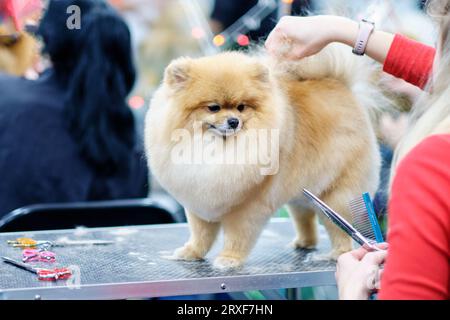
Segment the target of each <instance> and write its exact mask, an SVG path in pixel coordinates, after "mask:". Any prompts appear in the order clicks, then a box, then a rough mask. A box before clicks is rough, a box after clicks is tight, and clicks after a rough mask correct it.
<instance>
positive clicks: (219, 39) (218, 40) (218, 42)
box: [213, 34, 225, 47]
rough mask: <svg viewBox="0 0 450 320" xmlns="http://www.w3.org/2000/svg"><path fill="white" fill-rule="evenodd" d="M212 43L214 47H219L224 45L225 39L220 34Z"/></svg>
mask: <svg viewBox="0 0 450 320" xmlns="http://www.w3.org/2000/svg"><path fill="white" fill-rule="evenodd" d="M213 43H214V45H215V46H216V47H221V46H223V45H224V44H225V37H224V36H223V35H221V34H218V35H217V36H215V37H214V38H213Z"/></svg>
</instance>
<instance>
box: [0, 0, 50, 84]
mask: <svg viewBox="0 0 450 320" xmlns="http://www.w3.org/2000/svg"><path fill="white" fill-rule="evenodd" d="M41 9H42V2H41V1H40V0H1V1H0V72H6V73H9V74H12V75H17V76H23V75H25V73H26V72H27V71H28V70H31V68H32V67H33V64H34V63H35V62H36V59H37V57H38V42H37V40H36V39H34V38H33V37H32V36H31V35H30V34H29V33H28V32H26V31H25V22H26V21H27V20H28V19H29V18H34V16H36V15H39V12H40V11H41Z"/></svg>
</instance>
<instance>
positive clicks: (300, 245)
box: [290, 238, 317, 249]
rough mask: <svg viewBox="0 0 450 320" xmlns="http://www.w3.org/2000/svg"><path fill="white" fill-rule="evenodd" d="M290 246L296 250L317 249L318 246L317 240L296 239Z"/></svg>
mask: <svg viewBox="0 0 450 320" xmlns="http://www.w3.org/2000/svg"><path fill="white" fill-rule="evenodd" d="M290 246H291V247H292V248H294V249H315V248H316V246H317V240H316V239H302V238H295V239H294V241H292V242H291V244H290Z"/></svg>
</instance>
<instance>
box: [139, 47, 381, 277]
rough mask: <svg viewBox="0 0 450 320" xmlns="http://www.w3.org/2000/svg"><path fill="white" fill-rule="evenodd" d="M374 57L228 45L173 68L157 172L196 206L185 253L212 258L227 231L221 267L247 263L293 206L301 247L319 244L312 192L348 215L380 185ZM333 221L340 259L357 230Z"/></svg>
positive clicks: (155, 123) (151, 115)
mask: <svg viewBox="0 0 450 320" xmlns="http://www.w3.org/2000/svg"><path fill="white" fill-rule="evenodd" d="M364 59H365V58H358V57H355V56H354V55H353V54H352V53H351V50H349V49H348V48H346V47H344V48H343V47H341V46H339V45H331V46H328V47H327V48H325V50H323V51H322V52H321V53H319V54H317V55H315V56H313V57H310V58H306V59H303V60H301V61H299V62H277V61H275V60H274V59H272V58H270V57H268V56H266V55H264V54H260V55H254V56H251V55H247V54H244V53H239V52H225V53H221V54H218V55H215V56H208V57H202V58H197V59H192V58H179V59H177V60H175V61H173V62H172V63H171V64H170V65H169V66H168V67H167V69H166V71H165V75H164V80H163V83H162V84H161V86H160V87H159V89H158V90H157V91H156V92H155V94H154V96H153V99H152V101H151V105H150V109H149V111H148V114H147V116H146V124H145V126H146V128H145V144H146V152H147V156H148V163H149V167H150V169H151V172H152V173H153V175H154V176H155V177H156V179H157V180H158V182H159V183H160V184H161V186H162V187H163V188H165V189H166V190H167V191H168V192H170V193H171V194H172V195H173V196H174V197H175V198H176V199H177V200H178V201H179V202H180V203H181V204H182V205H183V206H184V207H185V211H186V216H187V219H188V223H189V227H190V233H191V235H190V239H189V240H188V241H187V242H186V244H185V245H184V246H183V247H181V248H179V249H177V250H175V252H174V254H173V258H175V259H180V260H197V259H202V258H204V257H205V255H206V254H207V253H208V251H209V250H210V248H211V246H212V244H213V242H214V241H215V239H216V236H217V234H218V232H219V230H220V228H221V227H222V228H223V232H224V246H223V250H222V251H221V253H220V255H219V256H218V257H216V259H215V260H214V266H215V267H218V268H221V269H228V268H234V267H239V266H241V265H242V264H243V262H244V261H245V259H246V258H247V256H248V255H249V253H250V251H251V249H252V247H253V246H254V244H255V242H256V241H257V238H258V236H259V234H260V233H261V231H262V229H263V227H264V225H265V224H266V222H267V221H268V220H269V219H270V217H271V215H272V214H273V213H274V212H275V211H276V210H277V209H278V208H280V207H281V206H283V205H287V208H288V211H289V213H290V215H291V216H292V218H293V221H294V224H295V228H296V231H297V236H296V239H295V240H294V241H293V246H294V247H295V248H314V247H315V246H316V244H317V241H318V239H317V230H316V228H317V226H316V224H317V221H316V210H315V209H314V208H313V207H311V206H310V204H309V203H308V201H307V200H306V198H304V197H303V195H302V189H303V188H307V189H309V190H311V191H312V192H313V193H315V194H317V195H318V196H319V197H320V198H321V199H322V200H323V201H325V202H326V203H327V204H328V205H330V206H331V207H332V208H333V209H334V210H336V211H337V212H339V213H341V214H342V215H343V216H344V217H345V218H350V212H349V207H348V203H349V201H350V200H351V199H354V198H355V197H357V196H358V195H361V193H363V192H370V193H372V194H373V193H374V192H375V190H376V188H377V185H378V174H379V165H380V159H379V152H378V147H377V143H376V138H375V134H374V131H373V129H372V124H371V120H370V115H369V110H368V109H369V108H371V107H372V105H371V104H373V101H372V102H370V100H371V99H372V98H373V93H374V92H373V91H372V89H373V86H371V85H370V83H368V80H367V79H369V78H370V77H369V75H370V73H371V72H372V71H373V70H372V69H371V67H370V66H369V65H368V64H367V63H366V62H365V61H366V60H364ZM358 88H359V89H358ZM371 88H372V89H371ZM369 89H370V90H369ZM367 101H369V102H367ZM319 216H321V214H320V215H319ZM323 223H324V224H325V227H326V230H327V232H328V234H329V237H330V239H331V244H332V251H331V252H330V254H329V255H327V256H328V257H330V258H336V257H337V256H338V255H340V254H341V253H343V252H346V251H349V250H351V249H352V243H351V239H350V237H348V236H347V235H346V234H344V232H342V231H341V230H340V229H338V228H337V227H336V226H334V225H333V224H332V223H331V222H329V221H328V220H327V219H324V221H323Z"/></svg>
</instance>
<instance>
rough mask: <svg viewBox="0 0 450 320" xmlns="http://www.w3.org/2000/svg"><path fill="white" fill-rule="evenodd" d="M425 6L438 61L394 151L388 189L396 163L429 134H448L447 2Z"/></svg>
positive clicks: (449, 9) (449, 7)
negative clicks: (434, 28) (434, 27)
mask: <svg viewBox="0 0 450 320" xmlns="http://www.w3.org/2000/svg"><path fill="white" fill-rule="evenodd" d="M427 5H428V13H429V15H430V16H431V17H433V18H434V19H436V21H437V22H438V23H439V29H440V30H439V31H440V32H439V33H440V35H439V40H438V48H439V49H440V50H439V52H437V54H439V55H440V59H439V63H438V65H435V66H434V70H433V77H431V76H430V81H429V84H428V86H427V87H428V88H427V90H426V91H425V92H424V93H423V94H422V97H421V98H420V99H419V101H417V103H416V105H415V106H414V107H413V111H412V114H411V118H410V124H409V127H408V131H407V133H406V135H405V136H404V137H403V139H402V140H401V141H400V143H399V145H398V147H397V149H396V151H395V155H394V161H393V164H392V170H391V184H390V185H391V186H392V181H393V178H394V176H395V171H396V168H397V166H398V164H399V163H400V161H401V160H402V159H403V158H404V157H405V156H406V155H407V154H408V153H409V152H410V151H411V150H412V149H413V148H414V147H415V146H416V145H417V144H419V143H420V142H421V141H422V140H423V139H425V138H426V137H428V136H430V135H433V134H442V133H450V32H449V29H450V0H430V1H428V3H427ZM431 78H432V79H433V80H431Z"/></svg>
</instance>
